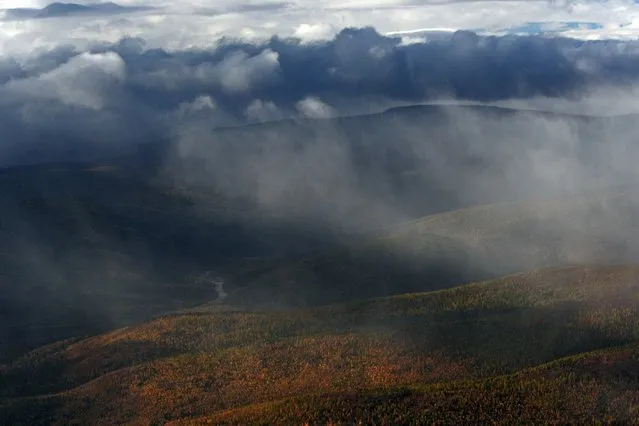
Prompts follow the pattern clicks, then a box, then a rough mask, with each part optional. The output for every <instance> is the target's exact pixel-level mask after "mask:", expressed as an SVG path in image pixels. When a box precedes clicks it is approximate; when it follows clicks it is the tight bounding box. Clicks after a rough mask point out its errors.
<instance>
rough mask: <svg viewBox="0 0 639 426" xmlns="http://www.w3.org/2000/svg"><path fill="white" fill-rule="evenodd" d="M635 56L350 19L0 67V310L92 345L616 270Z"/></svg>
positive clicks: (595, 46)
mask: <svg viewBox="0 0 639 426" xmlns="http://www.w3.org/2000/svg"><path fill="white" fill-rule="evenodd" d="M637 46H639V44H637V42H632V41H624V42H621V41H619V42H612V41H606V42H597V41H580V42H577V41H575V40H570V39H561V38H552V39H549V38H543V37H537V36H529V37H516V36H503V37H497V36H490V37H487V36H478V35H477V34H474V33H471V32H456V33H453V34H450V35H449V36H442V37H440V38H438V39H437V40H434V41H429V42H418V43H412V44H406V43H404V42H403V41H402V39H400V38H394V37H385V36H382V35H380V34H378V33H377V32H376V31H375V30H374V29H372V28H362V29H345V30H343V31H342V32H340V33H339V34H338V35H337V36H336V37H335V38H334V39H332V40H330V41H326V42H315V43H302V42H301V41H300V40H295V39H280V38H277V37H274V38H272V39H269V40H267V41H265V42H263V43H255V44H252V43H248V42H240V41H237V40H219V42H218V44H217V47H216V48H206V49H195V48H192V49H187V50H183V51H168V50H163V49H157V48H147V46H146V45H145V41H144V40H143V39H136V38H125V39H122V40H120V41H119V42H117V43H99V44H98V43H96V44H94V45H92V46H90V48H89V49H88V50H86V51H81V50H78V49H77V48H76V47H70V46H58V47H56V48H54V49H52V50H50V51H46V52H41V53H39V54H37V55H34V56H32V57H28V58H26V59H25V58H17V57H15V58H14V57H9V56H6V57H1V58H0V135H1V136H0V165H2V166H3V167H5V168H6V169H5V170H3V175H2V179H3V182H2V185H3V186H2V188H3V191H4V193H3V194H0V195H1V196H2V197H3V208H2V217H0V219H1V220H2V222H1V223H2V226H3V229H2V232H3V233H4V235H5V237H6V238H5V239H4V242H3V246H2V250H3V251H2V253H3V255H2V259H3V260H2V261H3V262H4V264H5V266H6V268H5V269H4V270H5V271H9V272H6V273H5V276H4V277H3V280H4V281H3V284H2V285H3V291H4V294H5V296H3V297H5V299H6V303H5V304H6V305H7V306H12V307H16V306H25V308H18V309H16V312H17V313H16V314H15V315H13V316H12V318H20V319H22V317H23V316H24V317H27V318H28V319H29V321H33V323H34V324H36V325H35V326H34V327H35V329H36V331H34V334H37V335H38V336H37V337H38V338H37V339H35V340H34V341H36V343H42V342H43V341H47V336H46V333H43V332H42V331H41V330H39V329H37V324H41V323H42V322H43V321H45V320H46V319H47V318H46V316H45V315H42V314H40V313H38V312H36V311H37V309H35V308H33V309H31V308H30V307H29V305H30V303H32V304H33V306H38V309H40V307H41V306H42V305H43V304H45V305H47V306H48V305H51V306H54V305H55V306H54V307H60V306H68V307H70V310H66V311H64V309H61V308H60V309H61V310H62V311H64V312H66V313H69V312H76V313H77V312H79V316H80V317H81V318H83V316H87V317H88V318H89V321H86V320H85V319H81V320H78V318H73V319H70V320H69V321H68V324H69V327H70V330H73V332H74V333H75V332H76V331H77V329H78V327H76V326H77V324H78V323H79V322H82V323H90V321H93V320H95V321H96V322H99V323H100V324H99V325H97V326H96V328H95V329H90V330H88V331H87V332H94V331H95V330H96V329H100V327H102V328H104V327H107V328H108V327H114V326H120V325H123V324H126V323H128V322H131V321H140V320H143V319H146V318H148V317H149V316H151V315H154V314H158V313H162V312H165V311H167V310H173V309H180V308H183V307H187V306H191V305H192V304H197V303H203V302H205V301H207V300H213V299H216V298H219V299H224V301H225V302H226V301H229V303H240V304H241V303H243V302H244V301H248V302H247V303H248V304H249V305H253V304H257V305H260V306H261V305H267V306H277V307H282V306H284V307H289V306H299V305H313V304H319V303H331V302H336V301H342V300H352V299H354V298H359V297H370V296H378V295H383V294H395V293H401V292H406V291H424V290H432V289H437V288H445V287H448V286H451V285H458V284H463V283H464V282H467V281H474V280H478V279H483V278H488V277H494V276H499V275H500V274H505V273H513V272H517V271H523V270H528V269H533V268H537V267H541V266H550V265H556V264H565V263H584V264H585V263H588V264H596V263H624V262H634V261H635V258H636V254H637V253H639V251H638V249H639V247H637V245H636V243H635V242H634V241H636V239H635V238H634V236H637V234H636V220H635V219H634V218H635V217H636V215H635V212H637V211H638V209H637V207H638V206H637V200H638V199H637V197H636V190H635V189H634V188H635V187H636V183H637V178H638V176H637V173H638V172H637V171H636V166H635V159H636V158H638V154H639V148H638V146H637V143H636V135H637V134H638V132H637V131H638V130H639V129H638V128H637V127H638V126H639V124H638V122H637V120H636V117H637V116H636V115H635V114H637V113H638V112H639V111H638V110H637V104H636V101H635V99H636V96H635V94H636V93H637V91H636V82H637V77H638V76H639V67H637V61H638V56H637ZM87 164H88V165H87ZM26 165H32V166H33V165H38V167H32V168H28V167H23V168H17V166H26ZM9 189H10V190H9ZM515 201H524V203H523V204H516V203H514V202H515ZM508 202H510V203H511V204H508ZM491 203H506V204H497V205H494V206H490V207H474V210H473V209H471V210H466V211H458V212H456V213H452V214H448V215H445V213H444V212H448V211H451V210H455V209H462V208H469V207H473V206H482V205H486V204H491ZM432 214H443V215H441V216H433V217H431V218H427V219H424V220H422V222H410V223H408V224H407V221H415V220H419V218H422V217H424V216H426V215H432ZM413 225H414V226H413ZM380 235H381V236H382V237H381V239H377V240H376V239H374V237H375V236H380ZM371 241H373V242H372V243H371ZM431 242H434V243H436V244H435V245H429V244H431ZM336 247H337V249H336ZM344 247H346V249H344ZM362 247H363V249H361V248H362ZM360 249H361V250H360ZM331 250H347V251H348V252H349V253H355V254H353V255H352V257H350V258H348V259H346V260H343V259H341V258H340V257H339V256H337V260H334V257H331V256H333V255H332V254H330V253H333V251H331ZM318 253H319V254H318ZM326 253H329V254H328V255H327V254H326ZM358 253H359V254H358ZM316 256H319V258H318V257H316ZM322 256H325V257H322ZM308 259H320V260H318V261H317V262H316V263H317V264H319V265H320V266H319V267H312V268H311V267H308V268H307V267H306V265H307V263H304V262H310V263H313V262H314V261H313V260H311V261H308ZM326 259H329V260H326ZM292 261H295V262H301V263H295V264H294V266H290V264H287V262H292ZM349 262H350V263H349ZM282 264H283V265H285V266H287V265H288V267H289V268H288V269H286V268H284V269H279V266H280V265H282ZM263 265H266V266H263ZM322 265H323V266H322ZM344 265H346V266H344ZM340 268H341V269H340ZM290 270H293V272H292V273H290V274H289V271H290ZM343 271H346V272H343ZM342 273H343V275H340V274H342ZM269 274H275V275H269ZM277 274H281V275H277ZM357 274H363V275H365V276H366V279H361V281H362V282H359V281H358V279H359V278H358V277H359V275H357ZM202 276H205V277H216V278H215V279H216V280H217V281H216V282H224V290H220V289H221V286H220V287H219V288H218V291H217V293H219V294H216V289H215V286H214V285H212V284H211V282H212V281H211V280H210V279H202V278H201V277H202ZM198 277H200V278H198ZM272 277H275V278H276V279H277V280H278V281H275V280H272ZM335 277H338V278H339V279H336V278H335ZM280 278H281V280H280ZM280 281H282V282H285V283H287V284H286V285H290V287H285V288H282V287H281V286H280ZM254 282H257V284H256V286H255V288H254V287H253V283H254ZM15 283H19V284H15ZM194 283H195V284H194ZM198 283H203V284H202V286H200V284H198ZM351 283H354V284H351ZM362 283H363V284H362ZM270 285H272V287H270ZM349 286H351V287H349ZM253 289H254V290H255V291H254V293H253V294H250V293H251V292H252V291H253ZM240 290H241V291H240ZM234 292H235V293H237V292H239V293H241V297H240V296H234ZM247 293H249V295H248V296H247ZM34 294H37V295H38V296H39V297H38V298H34V297H33V295H34ZM53 295H55V297H59V298H61V300H62V301H61V302H60V303H59V304H57V305H56V303H57V302H56V303H53V301H56V300H58V299H56V298H55V297H53ZM121 296H122V297H121ZM123 298H126V300H127V302H126V304H125V305H124V306H123V305H122V303H123V302H122V300H123ZM136 298H139V299H136ZM17 300H19V301H20V304H19V303H18V302H16V301H17ZM140 301H141V302H140ZM138 302H139V303H138ZM249 302H250V303H249ZM85 306H91V307H92V308H91V309H85V308H84V307H85ZM137 306H146V307H147V308H148V310H145V309H146V308H145V309H143V308H137ZM20 309H24V310H23V311H21V310H20ZM56 309H57V308H55V309H51V312H50V315H51V316H52V317H55V318H56V320H55V321H59V318H58V317H56V315H58V313H56V312H55V311H56ZM65 309H66V308H65ZM136 309H139V311H138V312H136ZM31 310H33V311H34V312H31ZM124 311H126V312H124ZM47 312H48V311H47ZM47 315H49V313H47ZM65 315H66V314H65ZM74 327H75V328H74ZM80 328H81V327H80ZM20 330H22V329H20ZM69 333H71V332H70V331H69V332H68V333H67V334H69ZM67 334H65V333H62V334H61V336H63V337H66V335H67ZM7 335H8V334H7ZM70 335H73V333H71V334H70Z"/></svg>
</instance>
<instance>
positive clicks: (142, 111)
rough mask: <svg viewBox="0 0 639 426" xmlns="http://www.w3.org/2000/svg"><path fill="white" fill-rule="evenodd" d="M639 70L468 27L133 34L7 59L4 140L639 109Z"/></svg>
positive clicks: (633, 55)
mask: <svg viewBox="0 0 639 426" xmlns="http://www.w3.org/2000/svg"><path fill="white" fill-rule="evenodd" d="M638 78H639V42H631V41H575V40H573V39H564V38H546V37H540V36H480V35H477V34H475V33H472V32H467V31H459V32H455V33H451V34H449V35H447V36H440V37H439V38H438V39H436V40H431V41H426V42H415V43H409V44H406V43H405V42H404V40H402V38H400V37H389V36H383V35H380V34H379V33H378V32H377V31H376V30H374V29H373V28H362V29H345V30H343V31H341V32H340V33H339V34H338V35H337V36H336V37H335V38H333V39H331V40H329V41H326V42H316V43H310V44H308V43H302V42H300V41H299V40H298V39H294V38H293V39H285V38H279V37H274V38H271V39H269V40H267V41H264V42H261V43H248V42H241V41H235V40H224V39H222V40H220V41H219V42H218V45H217V46H216V48H205V49H188V50H182V51H170V50H165V49H154V48H149V47H148V46H147V44H146V41H145V40H143V39H140V38H124V39H122V40H119V41H118V42H117V43H96V44H93V45H91V46H90V47H89V48H88V49H87V50H81V49H78V48H76V47H73V46H58V47H56V48H54V49H52V50H47V51H44V52H42V53H40V54H38V55H34V56H29V57H27V58H21V57H19V56H11V55H5V56H4V57H0V113H1V114H0V117H1V118H0V125H1V126H2V127H3V129H4V131H3V133H2V135H3V139H4V141H3V143H2V144H0V148H1V149H2V150H3V152H4V154H5V155H4V158H3V160H4V161H2V163H4V164H7V163H10V162H11V161H14V160H15V158H14V159H13V160H12V159H11V158H10V157H11V156H12V155H13V156H15V155H17V154H13V153H12V152H13V151H15V149H18V151H22V152H26V151H29V150H30V148H29V149H27V148H25V147H29V144H33V143H37V144H40V145H43V144H46V143H49V144H50V145H52V147H53V148H55V149H59V148H60V147H59V146H57V145H54V144H71V143H73V144H76V145H74V146H76V147H77V144H82V143H90V144H94V145H95V144H98V145H99V144H100V143H103V144H107V145H114V144H115V145H126V144H127V143H131V142H139V141H141V140H146V141H149V140H155V139H162V138H166V137H167V136H166V135H170V134H172V133H174V130H175V128H177V127H179V126H181V125H182V124H183V123H188V122H191V121H194V120H195V121H206V122H207V123H208V124H209V125H211V126H214V127H219V126H233V125H242V124H246V123H250V122H261V121H270V120H274V119H282V118H287V117H290V118H294V117H307V118H327V117H332V116H338V115H352V114H360V113H368V112H374V111H380V110H383V109H386V108H388V107H392V106H396V105H403V104H414V103H423V102H433V101H442V100H454V101H457V102H459V101H472V102H489V103H490V102H492V103H494V102H502V103H503V102H506V103H510V104H511V105H517V106H519V107H531V106H535V107H542V108H543V106H544V103H545V104H546V107H552V106H555V107H556V106H557V105H563V106H562V109H564V110H566V108H568V110H570V109H573V110H574V111H572V112H582V113H584V112H585V113H594V114H612V113H632V112H637V110H638V108H637V105H636V102H635V101H634V99H635V98H634V90H635V89H634V88H635V86H636V83H637V81H638ZM612 99H614V105H612V102H608V101H609V100H612ZM615 106H616V107H617V108H616V109H615ZM568 112H571V111H568ZM129 126H132V127H129ZM96 128H99V129H100V131H99V132H96V131H95V129H96ZM86 135H91V136H90V137H89V138H86ZM85 139H88V140H85ZM46 141H49V142H46ZM61 151H64V150H61ZM15 161H17V160H15Z"/></svg>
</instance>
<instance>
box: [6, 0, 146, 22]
mask: <svg viewBox="0 0 639 426" xmlns="http://www.w3.org/2000/svg"><path fill="white" fill-rule="evenodd" d="M147 9H150V7H147V6H135V7H130V6H122V5H119V4H117V3H113V2H105V3H96V4H90V5H83V4H78V3H62V2H55V3H50V4H48V5H47V6H45V7H43V8H40V9H39V8H15V9H6V15H5V18H4V20H9V21H12V20H27V19H44V18H60V17H65V16H75V15H112V14H117V13H124V12H133V11H139V10H147Z"/></svg>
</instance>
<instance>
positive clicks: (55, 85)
mask: <svg viewBox="0 0 639 426" xmlns="http://www.w3.org/2000/svg"><path fill="white" fill-rule="evenodd" d="M125 71H126V70H125V63H124V61H123V60H122V58H121V57H120V56H118V55H117V54H116V53H113V52H108V53H104V54H90V53H83V54H80V55H78V56H75V57H73V58H72V59H71V60H69V61H68V62H66V63H64V64H62V65H60V66H59V67H58V68H56V69H54V70H52V71H49V72H46V73H44V74H42V75H40V76H37V77H30V78H25V79H19V80H13V81H10V82H9V83H7V84H6V85H5V86H4V87H3V89H4V91H5V94H6V93H8V94H9V95H11V94H13V95H19V96H21V97H24V98H41V99H55V100H58V101H59V102H61V103H63V104H66V105H71V106H79V107H84V108H90V109H100V108H102V107H103V105H104V102H105V99H106V98H108V96H109V95H110V93H109V92H110V91H111V90H112V89H113V87H114V85H117V84H118V83H121V82H122V81H123V80H124V79H125V76H126V72H125Z"/></svg>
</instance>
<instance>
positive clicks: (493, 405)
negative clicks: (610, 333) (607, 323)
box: [171, 344, 639, 425]
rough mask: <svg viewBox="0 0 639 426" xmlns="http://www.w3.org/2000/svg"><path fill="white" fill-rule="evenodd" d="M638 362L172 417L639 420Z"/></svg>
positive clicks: (613, 354)
mask: <svg viewBox="0 0 639 426" xmlns="http://www.w3.org/2000/svg"><path fill="white" fill-rule="evenodd" d="M638 370H639V346H638V345H637V344H632V345H630V346H625V347H620V348H613V349H605V350H600V351H595V352H589V353H585V354H580V355H577V356H573V357H568V358H563V359H561V360H558V361H555V362H551V363H548V364H544V365H542V366H540V367H536V368H532V369H527V370H523V371H521V372H518V373H514V374H511V375H507V376H501V377H495V378H488V379H481V380H468V381H464V380H462V381H459V382H455V383H445V384H434V385H418V386H406V387H397V388H395V389H387V390H383V389H378V390H375V391H370V392H366V393H357V392H352V391H346V392H341V393H329V394H316V395H312V396H303V397H293V398H290V399H285V400H280V401H276V402H268V403H262V404H253V405H250V406H246V407H241V408H237V409H233V410H228V411H224V412H220V413H217V414H214V415H211V416H205V417H201V418H196V419H183V420H180V421H176V422H174V423H171V424H179V425H199V424H263V425H268V424H308V423H311V424H315V423H318V424H327V423H330V424H357V423H359V422H361V423H363V424H388V425H391V424H477V425H485V424H512V425H516V424H593V423H594V424H602V423H606V424H609V423H614V424H638V423H639V408H638V405H637V402H638V401H639V375H638V374H637V371H638Z"/></svg>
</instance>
